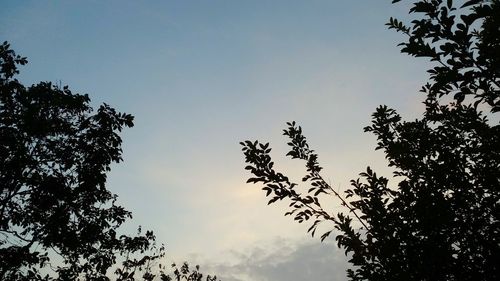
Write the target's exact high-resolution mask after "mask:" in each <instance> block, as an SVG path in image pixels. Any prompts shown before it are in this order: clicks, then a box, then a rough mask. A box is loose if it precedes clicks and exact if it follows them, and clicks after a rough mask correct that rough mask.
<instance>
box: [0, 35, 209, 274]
mask: <svg viewBox="0 0 500 281" xmlns="http://www.w3.org/2000/svg"><path fill="white" fill-rule="evenodd" d="M26 63H27V60H26V58H24V57H21V56H19V55H16V54H15V52H14V51H13V50H12V49H11V48H10V45H9V44H8V43H7V42H4V43H3V44H1V45H0V279H1V280H77V279H79V280H110V274H112V273H114V274H115V276H116V280H136V279H137V280H139V279H140V280H153V279H155V278H160V279H161V280H172V278H175V280H192V281H201V280H203V279H202V278H203V277H204V275H203V274H201V273H200V272H199V269H198V267H196V268H195V269H194V270H193V269H190V268H189V266H188V265H187V264H183V265H182V266H181V267H177V266H176V265H172V268H173V277H171V276H168V275H167V274H166V273H165V271H166V268H165V266H163V265H162V264H161V262H160V259H161V258H162V257H163V256H164V255H165V252H164V247H163V246H160V245H156V243H155V239H156V238H155V236H154V234H153V232H151V231H146V232H145V233H143V232H141V230H140V228H139V232H138V234H137V235H136V236H129V235H120V234H119V232H118V228H119V227H120V226H121V225H122V224H123V223H124V222H125V221H126V220H127V219H129V218H131V217H132V215H131V213H130V212H129V211H127V210H126V209H125V208H123V207H122V206H119V205H117V203H116V200H117V195H116V194H113V193H112V192H111V191H109V190H108V189H107V188H106V174H107V172H109V171H110V166H111V164H112V163H118V162H120V161H121V160H122V158H121V154H122V149H121V143H122V139H121V137H120V135H119V133H120V132H121V131H122V129H124V128H127V127H132V126H133V116H132V115H130V114H126V113H120V112H118V111H116V110H115V109H114V108H112V107H110V106H109V105H107V104H103V105H101V106H100V107H99V108H98V109H97V110H94V109H93V108H92V107H91V106H90V98H89V96H88V95H81V94H77V93H73V92H71V90H70V89H69V88H68V87H67V86H65V87H63V88H61V87H58V86H56V85H54V84H52V83H50V82H40V83H38V84H35V85H32V86H29V87H26V86H24V85H23V84H22V83H20V82H19V81H18V80H17V79H16V75H17V74H18V73H19V69H18V66H19V65H25V64H26ZM110 271H114V272H110ZM206 280H207V281H208V280H211V281H215V280H216V278H215V277H211V276H206Z"/></svg>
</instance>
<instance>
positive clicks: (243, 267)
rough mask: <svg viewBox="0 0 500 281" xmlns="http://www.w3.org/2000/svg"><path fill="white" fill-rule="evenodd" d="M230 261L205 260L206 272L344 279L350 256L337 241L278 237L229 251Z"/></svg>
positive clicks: (234, 280)
mask: <svg viewBox="0 0 500 281" xmlns="http://www.w3.org/2000/svg"><path fill="white" fill-rule="evenodd" d="M226 256H227V257H231V258H230V260H228V261H221V262H213V261H203V260H204V258H200V257H198V259H197V261H198V262H200V263H201V264H202V269H203V271H205V272H216V273H217V276H218V277H220V278H221V279H222V280H224V281H271V280H272V281H299V280H300V281H303V280H315V281H327V280H328V281H341V280H342V281H343V280H346V277H345V276H346V273H345V270H346V268H347V266H348V265H347V259H346V257H345V256H344V255H343V252H342V251H341V250H339V249H338V248H337V247H336V246H335V245H334V244H333V243H320V242H319V241H316V240H310V239H309V240H307V241H305V240H290V239H283V238H275V239H273V240H271V241H267V242H264V243H259V244H256V245H254V247H252V248H249V249H248V250H246V251H244V252H242V251H240V250H235V251H231V252H230V253H228V254H226Z"/></svg>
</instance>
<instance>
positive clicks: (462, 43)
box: [241, 0, 500, 280]
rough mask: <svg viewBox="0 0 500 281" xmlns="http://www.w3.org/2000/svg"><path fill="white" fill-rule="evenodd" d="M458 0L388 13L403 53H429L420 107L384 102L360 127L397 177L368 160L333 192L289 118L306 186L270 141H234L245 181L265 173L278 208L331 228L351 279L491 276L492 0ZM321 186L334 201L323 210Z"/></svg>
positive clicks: (494, 171) (499, 204)
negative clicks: (416, 110) (401, 16)
mask: <svg viewBox="0 0 500 281" xmlns="http://www.w3.org/2000/svg"><path fill="white" fill-rule="evenodd" d="M395 2H400V1H397V0H396V1H393V3H395ZM456 2H457V1H451V0H448V1H442V0H422V1H415V2H414V3H413V5H412V7H411V9H410V13H411V14H413V15H415V19H414V20H413V21H412V22H411V25H409V26H407V25H406V24H405V23H403V22H402V21H400V20H397V19H395V18H390V20H389V22H388V23H387V25H388V26H389V28H390V29H395V30H397V31H398V32H402V33H403V34H404V35H405V36H406V38H407V40H406V41H404V42H403V43H401V44H400V46H401V52H403V53H406V54H409V55H411V56H415V57H426V58H429V59H430V61H431V62H433V63H434V64H433V65H432V67H431V68H430V69H429V70H428V72H429V74H430V77H429V82H428V83H427V84H426V85H424V86H423V87H422V90H421V93H423V95H424V101H423V103H424V104H425V111H424V112H423V115H422V117H421V118H419V119H417V120H414V121H403V120H402V118H401V116H400V115H399V114H398V113H397V112H396V110H394V109H391V108H389V107H387V106H385V105H382V106H380V107H378V108H377V109H376V111H375V112H374V113H373V115H372V117H373V119H372V123H371V125H370V126H367V127H365V128H364V131H365V132H370V133H373V134H374V135H375V136H376V137H377V140H378V141H377V146H376V149H379V150H382V151H383V152H384V153H385V157H386V159H387V162H388V165H389V166H390V167H392V168H393V169H394V178H393V181H395V182H396V184H389V179H388V178H386V177H383V176H380V175H377V173H375V171H373V170H372V169H371V168H370V167H368V168H367V169H366V171H365V172H362V173H361V174H360V178H358V179H355V180H352V181H351V185H352V187H351V188H349V189H347V190H345V192H344V193H343V194H342V193H340V192H338V191H337V190H335V189H334V188H332V187H331V186H330V185H329V184H328V182H327V181H325V180H324V178H323V177H322V176H321V173H320V172H321V170H322V168H321V166H320V165H319V163H318V155H317V154H316V153H315V152H314V150H312V149H311V148H310V147H309V145H308V143H307V140H306V138H305V137H304V135H303V133H302V128H301V127H300V126H298V125H297V124H296V123H295V122H290V123H288V124H287V125H288V128H287V129H285V130H284V135H286V136H287V137H288V138H289V139H290V141H289V143H288V145H289V146H290V148H291V149H290V151H289V152H288V154H287V156H290V157H291V158H294V159H301V160H303V161H305V166H306V175H305V176H304V177H303V179H302V182H303V184H304V185H306V186H308V188H307V189H302V188H301V186H299V184H297V183H294V182H292V181H291V180H290V179H289V178H288V177H287V176H286V175H284V174H283V173H281V172H278V171H276V170H275V169H274V167H273V166H274V163H273V161H272V158H271V156H270V152H271V148H269V144H268V143H260V142H258V141H244V142H242V143H241V144H242V146H243V152H244V155H245V160H246V162H247V164H248V165H247V166H246V169H247V170H249V171H250V173H251V174H252V177H251V178H249V179H248V181H247V182H250V183H259V182H261V183H262V184H264V187H263V190H264V191H266V196H269V197H270V200H269V204H271V203H274V202H276V201H278V200H286V201H287V202H288V203H289V211H288V212H286V214H285V215H290V216H292V217H293V218H294V220H296V221H298V222H299V223H302V222H308V223H310V228H309V232H310V233H311V234H312V235H313V236H314V235H315V234H316V230H317V229H318V225H320V224H324V223H325V222H329V223H330V225H331V227H332V230H330V231H327V232H326V233H321V240H324V239H326V238H327V237H328V236H329V235H330V234H331V233H334V234H335V240H336V242H337V244H338V246H339V247H340V248H342V249H344V250H345V253H346V255H348V257H349V258H350V260H349V261H350V264H351V265H352V267H351V268H350V269H348V271H347V275H348V277H349V279H350V280H499V279H500V266H499V264H498V260H500V124H499V123H498V116H497V115H496V113H497V112H498V111H500V17H499V16H498V15H500V1H497V0H493V1H486V0H484V1H481V0H471V1H461V3H460V4H459V5H457V3H456ZM324 196H334V197H335V198H337V199H338V200H339V204H341V205H342V206H343V207H344V211H343V212H339V213H337V214H334V213H330V212H329V211H328V208H327V207H325V206H324V205H323V204H322V202H323V199H324Z"/></svg>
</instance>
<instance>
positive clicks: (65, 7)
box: [0, 0, 426, 281]
mask: <svg viewBox="0 0 500 281" xmlns="http://www.w3.org/2000/svg"><path fill="white" fill-rule="evenodd" d="M390 2H391V1H380V0H379V1H373V0H364V1H345V0H344V1H340V0H338V1H334V0H331V1H326V0H323V1H322V0H311V1H295V0H286V1H285V0H282V1H278V0H275V1H258V0H253V1H243V0H241V1H236V0H232V1H231V0H226V1H222V0H211V1H208V0H198V1H194V0H193V1H181V0H178V1H177V0H175V1H174V0H168V1H167V0H163V1H137V0H134V1H132V0H120V1H117V0H116V1H111V0H109V1H102V0H101V1H98V0H88V1H40V0H37V1H29V0H28V1H3V3H2V8H1V9H0V40H2V41H4V40H6V41H9V42H10V43H11V46H12V48H13V49H14V50H15V51H16V52H17V53H18V54H21V55H23V56H27V57H28V61H29V64H28V65H27V66H24V67H22V68H21V74H20V75H19V79H20V80H21V81H22V82H24V83H26V84H33V83H37V82H38V81H53V82H55V83H57V84H62V85H69V86H70V89H72V90H73V91H74V92H79V93H87V94H89V95H90V97H91V99H92V104H93V105H95V106H97V105H99V104H101V103H103V102H105V103H107V104H110V105H111V106H113V107H115V108H117V109H118V110H119V111H122V112H127V113H130V114H132V115H134V116H135V126H134V127H133V128H131V129H127V130H126V131H124V132H123V134H122V137H123V140H124V143H123V150H124V152H123V159H124V162H122V163H120V164H118V165H114V166H113V169H112V171H111V173H110V174H109V179H108V187H109V189H110V190H112V191H113V192H114V193H116V194H118V195H119V202H120V204H122V205H123V206H125V207H126V208H127V209H128V210H130V211H132V212H133V214H134V218H133V220H131V221H130V222H128V223H127V224H126V225H125V226H124V228H123V230H124V232H130V233H132V232H134V230H135V228H137V226H138V225H141V226H142V227H143V229H151V230H153V231H154V232H155V233H156V236H157V240H158V241H159V242H161V243H165V244H166V246H167V259H168V260H169V261H176V262H182V261H184V260H187V261H189V262H190V263H198V264H200V265H201V266H202V271H208V272H210V273H216V274H217V275H218V276H220V277H222V279H223V280H227V281H267V280H277V281H279V280H290V281H295V280H297V281H298V280H332V281H337V280H346V278H345V277H344V276H345V274H344V273H345V269H346V267H347V263H346V258H345V257H344V253H343V251H342V250H339V249H337V248H336V246H335V243H334V239H333V238H332V239H330V240H327V241H326V242H324V243H320V242H319V238H317V237H316V238H311V237H310V236H309V235H307V233H306V230H307V228H308V227H307V225H299V224H296V223H294V221H293V220H292V219H291V218H290V217H284V216H283V214H284V212H286V205H285V204H277V205H272V206H268V205H267V200H266V198H265V196H264V192H262V191H261V190H260V188H261V186H259V185H250V184H246V183H245V182H246V179H247V178H248V177H249V176H250V175H249V174H248V173H247V171H245V170H244V167H245V163H244V157H243V154H242V152H241V146H240V145H239V144H238V143H239V142H240V141H243V140H247V139H250V140H256V139H258V140H261V141H263V142H270V143H271V147H272V148H273V151H272V156H273V158H274V160H275V162H276V168H277V169H278V170H280V171H283V172H285V174H287V175H289V176H290V177H291V178H292V179H295V180H299V179H300V178H301V176H302V175H304V173H305V170H304V167H303V164H304V163H301V162H300V161H292V160H290V159H287V158H285V156H284V155H285V154H286V152H287V147H286V139H285V137H284V136H282V129H284V128H285V127H286V122H289V121H296V122H297V123H298V124H299V125H301V126H302V128H303V131H304V134H305V135H306V137H307V138H308V140H309V144H310V145H311V147H312V148H313V149H315V150H316V152H317V153H318V154H319V161H320V164H321V165H322V166H323V167H324V168H325V169H324V170H323V175H324V177H325V178H327V179H328V180H329V181H330V182H331V184H332V185H333V186H334V187H335V188H337V189H339V190H345V189H346V188H348V187H349V180H350V179H354V178H357V175H358V174H359V173H360V172H362V171H364V170H365V169H366V167H367V166H371V167H373V168H374V169H375V171H377V172H379V173H381V174H383V175H385V176H387V177H391V170H389V169H388V168H387V167H386V162H385V160H384V156H383V154H382V153H381V152H377V151H374V148H375V144H376V142H375V138H374V136H372V135H369V134H367V133H363V127H364V126H367V125H369V123H370V119H371V114H372V113H373V112H374V110H375V108H376V107H377V106H378V105H380V104H386V105H388V106H389V107H392V108H395V109H397V110H398V112H399V113H400V114H401V115H402V116H403V117H404V118H406V119H414V118H417V117H418V116H420V112H421V109H422V105H421V103H420V99H421V95H419V94H418V90H419V89H420V87H421V85H422V84H424V82H425V79H426V74H425V69H426V68H425V67H426V65H425V64H424V62H423V61H419V60H416V59H414V58H410V57H407V56H405V55H402V54H400V53H399V49H398V47H397V43H399V42H401V41H402V40H403V38H402V37H401V35H400V34H397V33H395V32H394V31H390V30H387V28H386V26H384V24H385V23H386V22H387V20H388V19H389V17H391V16H395V17H398V18H402V19H405V18H407V11H408V6H407V4H399V5H391V3H390ZM325 202H326V203H327V205H328V209H330V210H331V211H332V212H337V211H339V210H340V207H339V204H338V202H335V201H332V200H329V199H328V198H325ZM332 237H333V236H332Z"/></svg>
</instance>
